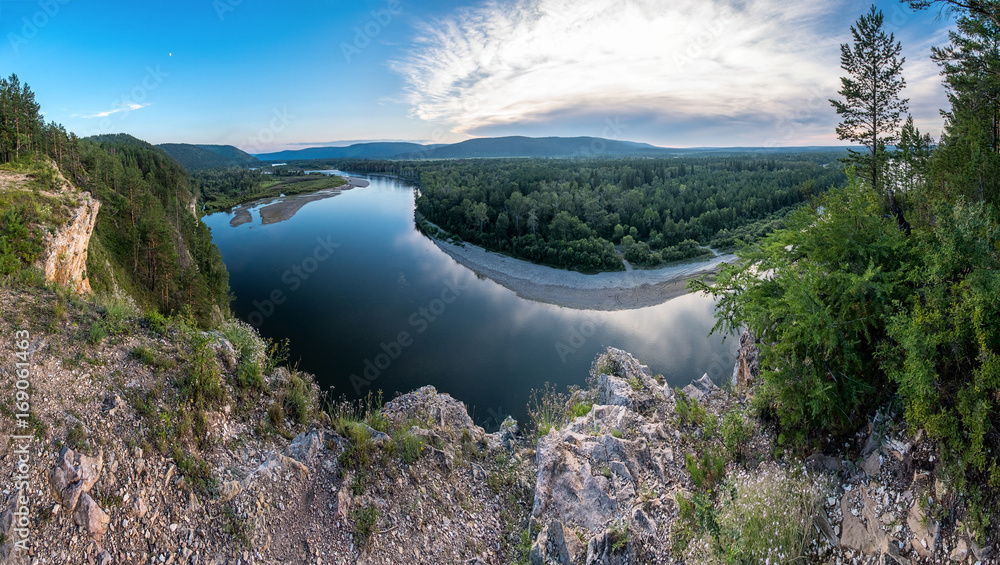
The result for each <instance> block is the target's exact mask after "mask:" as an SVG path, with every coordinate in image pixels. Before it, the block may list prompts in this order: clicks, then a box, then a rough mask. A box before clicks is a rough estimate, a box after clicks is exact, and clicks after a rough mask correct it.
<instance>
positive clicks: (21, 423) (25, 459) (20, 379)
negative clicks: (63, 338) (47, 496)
mask: <svg viewBox="0 0 1000 565" xmlns="http://www.w3.org/2000/svg"><path fill="white" fill-rule="evenodd" d="M30 339H31V334H30V333H29V332H28V331H27V330H17V331H15V332H14V367H15V370H14V372H15V375H16V376H17V379H16V380H15V381H14V406H13V408H14V410H13V413H14V417H15V422H16V427H17V431H16V432H14V434H12V435H11V436H10V439H11V441H13V442H15V446H16V449H14V451H13V455H14V456H15V457H16V458H17V467H16V471H17V474H16V475H14V489H13V492H14V495H13V496H14V505H13V506H14V508H15V509H14V513H13V516H12V523H11V529H10V532H11V533H12V534H13V539H12V540H7V541H12V542H13V543H14V548H15V551H24V552H27V551H28V549H29V548H28V540H29V538H30V536H31V529H30V527H31V514H30V506H29V502H30V501H29V500H28V492H29V491H30V490H31V489H30V483H29V477H30V475H31V450H30V447H31V442H32V440H33V439H34V436H31V435H27V434H25V432H26V431H27V430H28V429H29V428H30V427H31V424H30V419H31V392H30V391H31V364H30V363H29V356H30V355H31V348H30V345H29V341H28V340H30Z"/></svg>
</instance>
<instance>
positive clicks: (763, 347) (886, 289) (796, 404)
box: [692, 175, 914, 444]
mask: <svg viewBox="0 0 1000 565" xmlns="http://www.w3.org/2000/svg"><path fill="white" fill-rule="evenodd" d="M816 204H817V207H805V208H802V209H800V210H798V211H796V212H793V213H792V214H790V215H789V216H788V218H787V220H786V224H787V226H788V228H787V229H784V230H779V231H777V232H774V233H773V234H771V235H770V236H768V237H767V238H765V239H764V240H762V241H761V242H759V243H757V244H755V245H754V246H752V247H747V248H745V249H743V250H742V251H741V252H740V254H739V261H738V262H736V263H734V264H732V265H725V266H723V267H722V268H721V269H720V271H719V274H718V276H717V279H716V281H715V285H714V286H708V285H707V284H706V283H704V282H701V283H698V282H696V283H694V284H692V287H693V288H694V289H699V290H705V291H707V292H709V293H710V294H712V295H713V296H715V297H716V298H718V300H719V301H718V305H717V308H716V316H717V318H718V322H717V323H716V326H715V329H716V330H719V329H722V330H725V331H727V332H734V331H736V330H739V329H741V328H743V327H749V329H750V330H751V331H752V332H753V334H754V335H757V336H761V338H762V340H761V343H760V357H759V362H760V368H761V385H760V388H759V389H758V390H757V392H756V395H755V405H756V407H758V408H759V409H760V410H761V412H762V415H764V416H768V417H774V418H776V419H777V420H778V422H779V424H780V425H781V426H782V428H783V431H784V433H785V434H786V437H789V438H790V439H792V440H794V441H795V442H796V443H800V444H801V443H806V442H808V441H810V440H813V439H815V438H816V437H819V436H825V435H827V434H828V433H833V434H834V435H846V434H849V433H853V432H854V431H855V429H856V427H857V422H859V421H864V419H865V416H866V415H867V414H868V413H870V412H871V411H872V410H873V409H874V407H876V406H878V405H880V404H882V403H883V402H884V401H885V400H886V399H887V398H888V395H889V393H890V390H889V388H888V387H887V386H886V384H887V379H886V377H885V372H884V371H882V370H881V367H880V365H879V363H878V357H877V351H878V348H879V347H880V345H881V344H882V343H883V341H884V340H885V338H886V332H885V327H884V326H885V321H886V320H887V318H888V317H889V316H891V315H892V314H893V313H894V312H895V310H896V305H898V304H900V303H902V302H903V301H905V300H906V299H907V298H908V297H909V296H910V295H911V294H912V292H911V290H910V289H909V288H908V287H907V285H905V284H904V281H903V273H905V272H906V270H907V269H908V268H909V266H910V264H911V263H912V260H913V256H914V253H913V245H912V241H911V240H910V239H909V238H907V237H906V235H905V234H904V233H903V232H901V231H900V230H899V229H898V227H897V225H896V222H894V221H888V220H886V219H884V218H883V210H882V199H880V198H879V197H878V196H877V195H875V194H874V193H873V192H872V191H871V190H870V189H868V188H867V187H863V186H862V184H861V183H860V182H858V181H857V179H856V178H853V175H852V178H851V182H850V185H849V186H848V187H847V188H844V189H835V190H831V191H830V192H828V193H827V194H825V195H823V196H822V197H820V198H819V199H817V201H816ZM820 209H822V212H820V211H819V210H820ZM760 273H769V276H766V277H764V276H760Z"/></svg>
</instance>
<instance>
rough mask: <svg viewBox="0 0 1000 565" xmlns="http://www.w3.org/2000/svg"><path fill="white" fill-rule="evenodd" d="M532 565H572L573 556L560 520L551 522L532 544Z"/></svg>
mask: <svg viewBox="0 0 1000 565" xmlns="http://www.w3.org/2000/svg"><path fill="white" fill-rule="evenodd" d="M528 559H529V560H530V562H531V565H553V564H554V565H570V564H571V563H572V556H571V555H570V552H569V549H568V548H567V547H566V536H565V533H564V532H563V525H562V524H561V523H559V521H558V520H552V521H551V522H549V523H548V524H547V525H546V526H545V527H544V528H543V529H542V531H541V532H540V533H539V534H538V537H537V538H536V539H535V542H534V543H533V544H531V553H530V554H529V556H528Z"/></svg>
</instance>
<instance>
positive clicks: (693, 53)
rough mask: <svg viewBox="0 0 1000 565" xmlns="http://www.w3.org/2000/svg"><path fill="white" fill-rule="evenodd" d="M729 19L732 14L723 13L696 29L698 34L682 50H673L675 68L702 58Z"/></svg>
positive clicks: (682, 67)
mask: <svg viewBox="0 0 1000 565" xmlns="http://www.w3.org/2000/svg"><path fill="white" fill-rule="evenodd" d="M731 19H732V15H730V14H725V15H722V16H719V17H718V18H716V19H715V20H714V21H712V22H711V23H710V24H708V25H705V26H703V27H702V28H701V29H700V30H698V34H697V35H696V36H695V37H694V39H693V40H692V41H691V42H690V43H688V45H687V47H686V48H685V49H684V51H682V52H675V53H674V54H673V59H674V64H675V65H677V70H679V71H683V70H684V69H685V68H686V67H687V66H688V65H690V64H692V63H694V62H695V61H697V60H700V59H702V58H704V56H705V52H706V50H707V49H708V47H709V46H710V45H712V44H713V43H715V42H717V41H718V40H719V38H721V37H722V34H723V32H725V30H726V24H728V23H729V22H730V20H731Z"/></svg>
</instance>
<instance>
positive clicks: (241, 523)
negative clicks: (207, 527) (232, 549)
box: [222, 505, 253, 549]
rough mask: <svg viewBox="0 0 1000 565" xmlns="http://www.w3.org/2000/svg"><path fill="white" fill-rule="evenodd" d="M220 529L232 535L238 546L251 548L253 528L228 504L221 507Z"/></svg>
mask: <svg viewBox="0 0 1000 565" xmlns="http://www.w3.org/2000/svg"><path fill="white" fill-rule="evenodd" d="M222 531H223V532H225V533H227V534H229V535H230V536H232V538H233V541H235V542H236V543H237V545H238V546H239V547H245V548H247V549H253V542H252V535H253V528H252V527H251V526H250V524H249V523H248V522H247V520H246V519H244V518H243V517H242V516H240V515H239V513H238V512H237V511H236V510H235V509H233V507H232V506H230V505H226V506H224V507H223V508H222Z"/></svg>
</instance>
